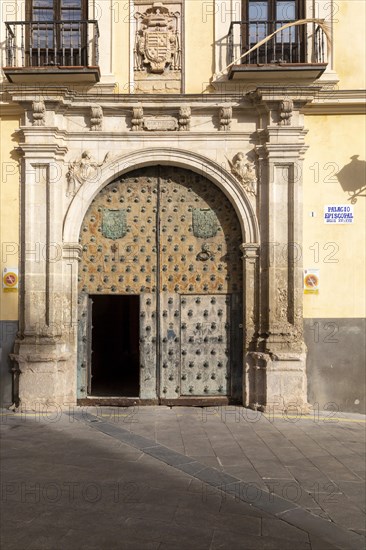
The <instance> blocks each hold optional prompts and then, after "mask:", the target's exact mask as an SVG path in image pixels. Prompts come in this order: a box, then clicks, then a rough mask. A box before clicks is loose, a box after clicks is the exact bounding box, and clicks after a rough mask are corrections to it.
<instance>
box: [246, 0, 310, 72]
mask: <svg viewBox="0 0 366 550" xmlns="http://www.w3.org/2000/svg"><path fill="white" fill-rule="evenodd" d="M302 17H304V0H243V29H242V36H243V46H244V51H248V50H249V49H250V48H252V47H253V46H255V45H256V44H257V43H258V42H260V41H261V40H263V39H264V38H265V37H266V36H268V35H270V34H272V33H273V32H274V31H275V30H277V29H279V28H281V27H282V26H283V25H285V24H286V23H290V22H292V21H296V20H298V19H301V18H302ZM304 44H305V40H304V37H303V28H302V27H290V28H287V29H284V30H283V31H280V32H279V33H278V34H277V35H275V36H274V37H273V38H272V39H271V40H269V41H268V42H267V43H266V44H263V45H262V46H261V47H260V48H258V49H257V50H255V51H254V52H253V53H252V54H250V55H249V56H248V57H249V59H248V57H247V58H246V59H247V61H246V62H247V63H250V64H269V63H301V62H304V60H305V46H304Z"/></svg>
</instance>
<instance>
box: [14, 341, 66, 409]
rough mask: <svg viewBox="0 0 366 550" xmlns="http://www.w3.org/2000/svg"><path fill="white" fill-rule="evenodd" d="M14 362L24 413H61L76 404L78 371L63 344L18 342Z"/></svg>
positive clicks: (16, 381) (16, 384)
mask: <svg viewBox="0 0 366 550" xmlns="http://www.w3.org/2000/svg"><path fill="white" fill-rule="evenodd" d="M12 360H13V361H14V363H15V368H14V369H13V371H14V377H15V386H16V393H17V394H18V403H17V405H18V406H19V408H20V409H21V410H24V411H33V410H39V407H40V406H43V407H45V408H46V409H47V408H49V409H50V410H51V409H55V408H56V409H60V410H62V409H68V407H69V406H70V405H73V404H76V375H75V373H76V368H75V365H74V364H73V361H72V355H71V353H70V352H69V350H68V349H67V346H66V345H65V344H64V343H52V342H45V341H43V342H42V343H39V342H37V343H30V342H29V341H28V342H23V341H19V342H17V344H16V351H15V353H14V354H13V355H12Z"/></svg>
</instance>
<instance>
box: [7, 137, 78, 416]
mask: <svg viewBox="0 0 366 550" xmlns="http://www.w3.org/2000/svg"><path fill="white" fill-rule="evenodd" d="M40 131H41V132H42V131H44V129H40V128H37V127H36V128H32V129H30V128H24V129H23V133H24V143H22V144H21V149H22V152H23V160H22V164H23V166H22V196H21V201H22V231H21V234H22V243H21V267H22V269H21V272H22V277H21V286H20V311H21V318H20V331H19V337H18V339H17V341H16V345H15V349H14V354H13V359H14V361H15V362H16V364H17V367H16V369H15V372H16V376H17V377H18V382H17V385H18V388H19V400H20V405H21V406H22V407H23V408H24V409H34V408H35V407H36V406H38V405H39V404H44V405H49V404H50V403H52V404H57V405H59V406H63V405H64V404H65V400H66V401H69V398H71V396H72V393H73V388H72V386H70V384H69V382H68V381H67V380H66V378H65V372H66V370H67V362H68V360H69V358H70V353H69V350H68V344H67V341H66V340H65V337H64V334H63V312H64V310H65V300H64V294H63V269H62V209H63V178H62V164H63V155H64V154H65V152H66V150H67V149H66V148H65V147H60V146H58V145H57V144H55V143H52V144H51V143H47V142H45V141H43V143H40V138H43V140H44V136H43V134H42V135H41V134H40Z"/></svg>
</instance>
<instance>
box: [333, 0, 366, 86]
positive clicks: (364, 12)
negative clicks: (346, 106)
mask: <svg viewBox="0 0 366 550" xmlns="http://www.w3.org/2000/svg"><path fill="white" fill-rule="evenodd" d="M333 17H334V20H335V21H334V27H333V28H334V46H333V48H334V69H335V70H336V72H337V74H338V76H339V77H340V82H339V88H341V89H355V88H364V87H365V66H366V42H365V21H366V2H365V0H336V1H335V2H334V6H333Z"/></svg>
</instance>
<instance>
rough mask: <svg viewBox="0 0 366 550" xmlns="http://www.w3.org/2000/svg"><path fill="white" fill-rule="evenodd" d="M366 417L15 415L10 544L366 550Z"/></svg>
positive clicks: (90, 411) (199, 411)
mask: <svg viewBox="0 0 366 550" xmlns="http://www.w3.org/2000/svg"><path fill="white" fill-rule="evenodd" d="M365 427H366V420H365V417H364V416H361V415H355V414H346V413H333V412H331V411H328V412H319V411H316V410H314V411H313V412H312V414H311V415H309V416H305V417H304V416H302V417H301V416H297V415H296V414H288V415H286V416H284V415H281V414H267V415H264V414H262V413H259V412H258V413H257V412H254V411H250V410H247V409H243V408H241V407H234V406H232V407H229V406H228V407H217V408H186V407H175V408H167V407H137V406H136V407H130V408H106V407H103V408H95V407H89V408H77V407H75V408H74V409H72V410H70V411H69V412H68V413H62V414H61V413H60V412H58V411H57V410H56V409H55V410H54V411H53V412H45V411H38V412H33V413H12V412H10V411H3V414H2V418H1V431H2V445H1V454H2V476H1V505H2V513H1V533H2V535H1V549H2V550H13V549H15V548H16V549H17V550H43V549H50V550H84V549H88V550H104V549H106V550H107V549H108V550H109V549H111V550H117V549H118V550H125V549H126V550H129V549H131V550H145V549H146V550H148V549H149V550H150V549H151V550H175V549H176V550H181V549H182V550H186V549H192V550H195V549H197V550H219V549H230V550H236V549H248V550H251V549H253V550H256V549H263V550H277V549H278V550H287V549H289V550H290V549H291V550H293V549H296V550H303V549H304V550H305V549H306V550H328V549H334V548H339V549H360V550H361V549H362V550H363V549H364V548H365V538H364V537H365V534H366V531H365V529H366V525H365V459H364V453H365Z"/></svg>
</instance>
